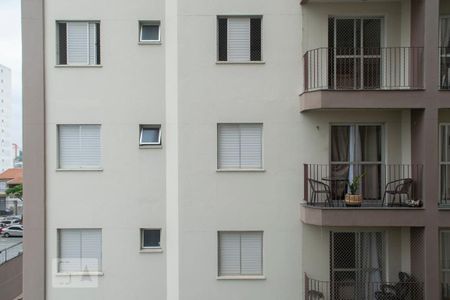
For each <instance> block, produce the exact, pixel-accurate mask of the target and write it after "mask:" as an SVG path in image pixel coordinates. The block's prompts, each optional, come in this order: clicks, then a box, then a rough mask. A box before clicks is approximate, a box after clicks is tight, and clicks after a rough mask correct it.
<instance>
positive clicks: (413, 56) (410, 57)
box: [303, 47, 423, 92]
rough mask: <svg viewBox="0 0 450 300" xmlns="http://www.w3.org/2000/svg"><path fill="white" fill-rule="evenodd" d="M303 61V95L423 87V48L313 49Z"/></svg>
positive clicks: (306, 54)
mask: <svg viewBox="0 0 450 300" xmlns="http://www.w3.org/2000/svg"><path fill="white" fill-rule="evenodd" d="M303 62H304V80H305V82H304V89H305V91H306V92H307V91H314V90H405V89H406V90H411V89H422V88H423V47H384V48H317V49H313V50H309V51H307V52H306V53H305V54H304V56H303Z"/></svg>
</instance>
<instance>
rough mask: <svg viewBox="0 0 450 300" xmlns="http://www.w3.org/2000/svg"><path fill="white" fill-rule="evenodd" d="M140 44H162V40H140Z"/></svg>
mask: <svg viewBox="0 0 450 300" xmlns="http://www.w3.org/2000/svg"><path fill="white" fill-rule="evenodd" d="M138 45H162V42H161V41H154V42H151V41H148V42H145V41H140V42H138Z"/></svg>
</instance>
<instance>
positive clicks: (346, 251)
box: [333, 232, 356, 280]
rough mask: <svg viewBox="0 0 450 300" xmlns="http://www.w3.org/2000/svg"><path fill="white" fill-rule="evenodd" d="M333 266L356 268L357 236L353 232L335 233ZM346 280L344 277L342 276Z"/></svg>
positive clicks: (337, 267) (335, 267) (336, 267)
mask: <svg viewBox="0 0 450 300" xmlns="http://www.w3.org/2000/svg"><path fill="white" fill-rule="evenodd" d="M333 242H334V243H333V262H334V264H333V268H334V269H353V268H356V236H355V233H353V232H335V233H333ZM341 280H344V278H341Z"/></svg>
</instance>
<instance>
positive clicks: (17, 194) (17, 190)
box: [5, 184, 23, 200]
mask: <svg viewBox="0 0 450 300" xmlns="http://www.w3.org/2000/svg"><path fill="white" fill-rule="evenodd" d="M5 192H6V195H8V196H9V197H12V198H19V199H20V200H22V199H23V186H22V185H21V184H18V185H16V186H13V187H10V188H9V189H7V190H6V191H5Z"/></svg>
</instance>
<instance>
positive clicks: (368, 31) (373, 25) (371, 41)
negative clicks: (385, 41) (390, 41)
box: [363, 19, 381, 54]
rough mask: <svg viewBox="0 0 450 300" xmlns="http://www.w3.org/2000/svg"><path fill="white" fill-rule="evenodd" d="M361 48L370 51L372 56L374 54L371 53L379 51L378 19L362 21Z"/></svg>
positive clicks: (379, 25) (379, 21) (379, 24)
mask: <svg viewBox="0 0 450 300" xmlns="http://www.w3.org/2000/svg"><path fill="white" fill-rule="evenodd" d="M363 47H364V48H370V49H372V54H374V52H373V51H379V48H380V47H381V20H380V19H364V20H363ZM373 48H375V49H373Z"/></svg>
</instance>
